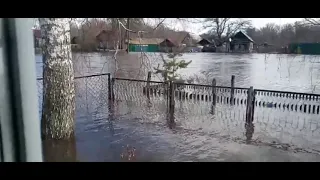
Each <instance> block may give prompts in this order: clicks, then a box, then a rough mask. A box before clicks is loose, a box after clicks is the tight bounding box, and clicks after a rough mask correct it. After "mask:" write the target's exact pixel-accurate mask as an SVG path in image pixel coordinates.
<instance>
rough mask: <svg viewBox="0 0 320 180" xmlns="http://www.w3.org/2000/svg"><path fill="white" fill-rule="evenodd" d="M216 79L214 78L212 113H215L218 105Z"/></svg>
mask: <svg viewBox="0 0 320 180" xmlns="http://www.w3.org/2000/svg"><path fill="white" fill-rule="evenodd" d="M215 86H216V79H213V80H212V104H211V114H214V110H215V106H216V87H215Z"/></svg>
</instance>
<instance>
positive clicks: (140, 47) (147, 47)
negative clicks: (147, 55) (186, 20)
mask: <svg viewBox="0 0 320 180" xmlns="http://www.w3.org/2000/svg"><path fill="white" fill-rule="evenodd" d="M163 41H164V39H162V38H132V39H130V40H129V52H159V46H160V43H161V42H163Z"/></svg>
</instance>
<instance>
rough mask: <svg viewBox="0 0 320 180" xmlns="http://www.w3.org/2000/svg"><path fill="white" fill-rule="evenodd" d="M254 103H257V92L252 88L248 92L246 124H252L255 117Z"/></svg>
mask: <svg viewBox="0 0 320 180" xmlns="http://www.w3.org/2000/svg"><path fill="white" fill-rule="evenodd" d="M254 101H255V91H254V90H253V87H252V86H251V87H250V89H249V90H248V97H247V107H246V122H247V123H252V122H253V117H254Z"/></svg>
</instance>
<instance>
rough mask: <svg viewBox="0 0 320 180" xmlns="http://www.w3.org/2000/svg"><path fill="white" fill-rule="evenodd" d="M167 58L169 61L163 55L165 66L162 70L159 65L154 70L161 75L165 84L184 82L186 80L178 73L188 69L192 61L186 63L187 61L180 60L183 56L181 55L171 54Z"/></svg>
mask: <svg viewBox="0 0 320 180" xmlns="http://www.w3.org/2000/svg"><path fill="white" fill-rule="evenodd" d="M167 56H168V58H169V59H166V58H165V57H164V56H163V54H161V58H162V61H163V65H162V68H160V65H159V64H158V67H157V68H154V69H155V74H161V75H162V77H163V79H164V81H165V82H166V81H173V82H184V80H183V79H182V78H181V77H179V75H178V73H177V71H178V70H179V69H184V68H187V67H188V65H189V64H190V63H191V62H192V61H189V62H186V61H185V60H178V59H177V58H178V57H181V56H182V54H181V53H169V54H168V55H167Z"/></svg>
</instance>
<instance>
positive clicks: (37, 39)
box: [32, 29, 42, 48]
mask: <svg viewBox="0 0 320 180" xmlns="http://www.w3.org/2000/svg"><path fill="white" fill-rule="evenodd" d="M32 31H33V39H34V47H35V48H41V45H42V37H41V30H40V29H33V30H32Z"/></svg>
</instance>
